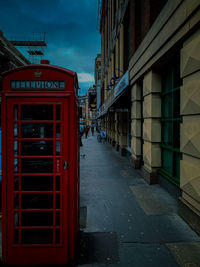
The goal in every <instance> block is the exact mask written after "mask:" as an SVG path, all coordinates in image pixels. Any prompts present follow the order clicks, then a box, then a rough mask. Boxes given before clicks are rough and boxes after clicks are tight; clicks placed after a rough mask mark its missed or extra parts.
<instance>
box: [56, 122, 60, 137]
mask: <svg viewBox="0 0 200 267" xmlns="http://www.w3.org/2000/svg"><path fill="white" fill-rule="evenodd" d="M56 138H60V123H56Z"/></svg>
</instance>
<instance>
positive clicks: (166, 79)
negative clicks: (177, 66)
mask: <svg viewBox="0 0 200 267" xmlns="http://www.w3.org/2000/svg"><path fill="white" fill-rule="evenodd" d="M172 86H173V83H172V69H171V68H169V69H167V70H165V73H164V75H163V85H162V89H163V92H168V91H170V90H171V89H172Z"/></svg>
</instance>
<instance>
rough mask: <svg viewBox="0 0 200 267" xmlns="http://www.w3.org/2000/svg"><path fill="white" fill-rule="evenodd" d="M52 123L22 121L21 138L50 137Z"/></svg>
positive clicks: (51, 134) (51, 135)
mask: <svg viewBox="0 0 200 267" xmlns="http://www.w3.org/2000/svg"><path fill="white" fill-rule="evenodd" d="M52 137H53V124H52V123H22V138H52Z"/></svg>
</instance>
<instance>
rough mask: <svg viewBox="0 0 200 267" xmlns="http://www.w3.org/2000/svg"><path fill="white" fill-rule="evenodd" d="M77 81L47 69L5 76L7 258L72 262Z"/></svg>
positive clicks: (76, 224) (76, 196)
mask: <svg viewBox="0 0 200 267" xmlns="http://www.w3.org/2000/svg"><path fill="white" fill-rule="evenodd" d="M77 90H78V80H77V75H76V73H75V72H72V71H69V70H67V69H64V68H59V67H55V66H51V65H48V64H41V65H39V64H38V65H29V66H25V67H20V68H16V69H13V70H11V71H8V72H5V73H4V74H3V91H2V158H3V161H2V163H3V164H2V165H3V168H2V213H3V216H2V259H3V262H4V263H6V264H8V265H53V264H56V265H59V264H60V265H61V264H67V263H68V262H69V261H71V260H72V261H73V260H74V257H75V248H76V243H77V236H78V231H79V138H78V134H79V124H78V123H79V120H78V104H77V103H78V101H77Z"/></svg>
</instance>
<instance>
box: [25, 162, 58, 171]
mask: <svg viewBox="0 0 200 267" xmlns="http://www.w3.org/2000/svg"><path fill="white" fill-rule="evenodd" d="M52 172H53V159H22V173H52Z"/></svg>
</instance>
